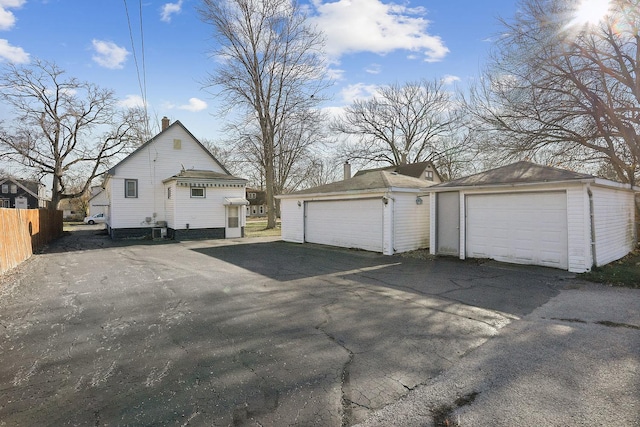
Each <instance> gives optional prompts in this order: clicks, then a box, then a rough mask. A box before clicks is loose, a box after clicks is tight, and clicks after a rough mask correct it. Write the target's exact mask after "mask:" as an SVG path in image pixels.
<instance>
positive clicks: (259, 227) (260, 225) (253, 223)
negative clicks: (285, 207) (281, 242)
mask: <svg viewBox="0 0 640 427" xmlns="http://www.w3.org/2000/svg"><path fill="white" fill-rule="evenodd" d="M280 233H281V230H280V220H278V221H276V228H271V229H267V220H266V219H258V220H256V219H249V218H247V224H246V225H245V227H244V235H245V237H272V236H280Z"/></svg>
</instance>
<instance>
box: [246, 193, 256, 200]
mask: <svg viewBox="0 0 640 427" xmlns="http://www.w3.org/2000/svg"><path fill="white" fill-rule="evenodd" d="M247 198H248V199H252V200H253V199H255V198H256V193H248V194H247Z"/></svg>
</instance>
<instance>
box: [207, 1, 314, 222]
mask: <svg viewBox="0 0 640 427" xmlns="http://www.w3.org/2000/svg"><path fill="white" fill-rule="evenodd" d="M200 15H201V17H202V19H203V21H204V22H206V23H208V24H211V25H212V26H213V28H214V38H215V40H216V41H217V43H218V47H217V48H216V49H215V50H214V52H213V55H214V56H215V58H216V61H217V64H218V66H217V68H216V69H215V71H214V72H212V73H211V74H210V75H209V78H208V79H207V81H206V82H205V85H206V86H207V87H210V88H218V89H219V90H220V93H221V94H222V95H224V98H225V100H226V102H227V105H228V106H229V108H238V109H239V110H240V111H241V112H242V115H243V117H242V120H244V118H245V116H248V117H249V119H250V120H251V121H252V122H253V123H254V124H255V128H256V129H258V130H259V132H257V134H254V133H251V132H250V133H247V134H245V137H247V138H255V139H253V140H251V141H249V142H250V143H251V144H254V145H255V146H256V147H257V148H259V151H260V158H261V159H262V167H263V169H264V179H265V191H266V194H267V210H268V216H267V228H273V227H275V225H276V209H275V199H274V195H276V194H278V191H279V190H278V188H277V180H278V177H277V174H278V172H277V171H276V168H277V156H278V153H277V146H276V143H277V138H278V135H279V134H282V133H283V132H287V129H288V126H289V123H290V122H291V120H292V118H293V117H296V116H298V115H300V114H304V113H305V112H307V111H310V110H312V109H313V108H314V107H315V106H317V105H318V103H319V102H320V101H321V93H322V90H323V89H324V88H325V87H326V85H327V83H326V81H325V80H324V79H323V75H324V74H323V71H324V64H323V61H322V55H321V53H322V52H321V49H322V46H323V39H322V36H321V34H320V33H319V32H317V31H316V30H315V29H313V28H312V27H311V26H310V25H309V24H308V21H307V17H306V16H305V14H304V13H303V11H302V10H301V8H300V6H299V5H298V4H297V2H296V1H295V0H203V5H202V7H201V8H200ZM246 135H250V136H246Z"/></svg>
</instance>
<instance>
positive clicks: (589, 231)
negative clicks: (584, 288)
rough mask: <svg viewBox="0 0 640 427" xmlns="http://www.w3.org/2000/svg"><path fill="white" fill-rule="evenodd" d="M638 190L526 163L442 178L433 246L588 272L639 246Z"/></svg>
mask: <svg viewBox="0 0 640 427" xmlns="http://www.w3.org/2000/svg"><path fill="white" fill-rule="evenodd" d="M638 190H639V189H638V188H633V189H632V188H631V187H630V186H629V185H623V184H619V183H616V182H613V181H609V180H604V179H600V178H596V177H594V176H591V175H587V174H580V173H575V172H571V171H566V170H561V169H555V168H550V167H545V166H539V165H535V164H533V163H529V162H518V163H514V164H512V165H508V166H505V167H502V168H497V169H492V170H489V171H486V172H483V173H479V174H476V175H472V176H469V177H466V178H461V179H458V180H455V181H450V182H447V183H444V184H439V185H437V186H433V187H431V188H430V191H431V199H432V203H431V218H432V221H431V225H430V226H431V232H430V236H431V242H430V247H431V252H432V253H434V254H446V255H457V256H459V257H460V258H461V259H465V258H490V259H495V260H497V261H502V262H511V263H517V264H532V265H541V266H547V267H554V268H560V269H564V270H569V271H572V272H584V271H589V270H590V269H591V268H592V266H594V265H595V266H600V265H604V264H607V263H609V262H611V261H614V260H616V259H620V258H622V257H623V256H625V255H626V254H627V253H629V252H630V251H632V250H633V248H634V247H635V245H636V230H635V204H634V192H637V191H638ZM454 219H456V220H454ZM452 248H453V249H452Z"/></svg>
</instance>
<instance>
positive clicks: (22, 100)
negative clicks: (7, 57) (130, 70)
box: [0, 60, 143, 207]
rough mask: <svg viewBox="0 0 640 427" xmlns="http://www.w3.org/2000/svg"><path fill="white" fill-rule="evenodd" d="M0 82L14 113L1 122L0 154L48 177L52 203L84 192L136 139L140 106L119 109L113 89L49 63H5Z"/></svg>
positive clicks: (6, 100)
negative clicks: (137, 108) (72, 75)
mask: <svg viewBox="0 0 640 427" xmlns="http://www.w3.org/2000/svg"><path fill="white" fill-rule="evenodd" d="M0 85H1V87H2V90H1V91H0V99H2V100H3V101H4V102H6V103H7V104H8V105H9V106H10V107H12V108H13V113H14V114H15V116H16V119H15V120H12V121H11V122H9V123H2V128H1V130H0V149H1V151H0V156H1V157H2V158H3V159H5V160H8V161H11V162H17V163H20V164H22V165H24V166H25V167H27V168H28V169H29V170H30V171H33V172H35V173H36V174H37V176H38V177H39V178H43V177H51V179H52V186H51V187H52V191H51V202H52V206H54V207H57V206H58V202H59V201H60V200H61V199H65V198H74V197H79V196H80V195H82V194H84V193H85V192H86V191H87V189H88V188H89V187H90V186H91V182H92V181H93V180H94V178H96V177H97V176H98V175H100V174H101V173H103V172H104V171H105V170H106V169H107V167H108V166H109V164H110V162H111V161H112V160H114V159H115V158H117V157H118V155H119V154H121V153H122V152H123V151H124V150H126V149H127V148H128V147H130V146H131V145H132V144H135V143H137V142H139V138H140V131H139V127H140V126H139V125H140V124H141V123H143V116H142V114H141V112H140V111H137V110H126V111H125V110H121V109H120V108H119V106H118V101H117V99H116V98H115V95H114V93H113V92H112V91H110V90H107V89H102V88H100V87H98V86H96V85H94V84H92V83H87V82H81V81H78V80H77V79H75V78H73V77H68V76H67V75H66V74H65V72H64V71H63V70H62V69H60V68H59V67H58V66H57V65H55V64H54V63H49V62H44V61H38V60H37V61H35V62H33V63H32V64H30V65H27V66H20V67H19V66H15V65H8V66H6V67H5V69H4V74H3V75H2V76H1V77H0ZM79 175H82V182H81V183H80V184H79V183H78V182H79V181H78V176H79ZM72 181H73V183H74V185H73V186H72V187H73V191H68V190H71V188H67V184H68V183H70V182H72Z"/></svg>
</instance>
